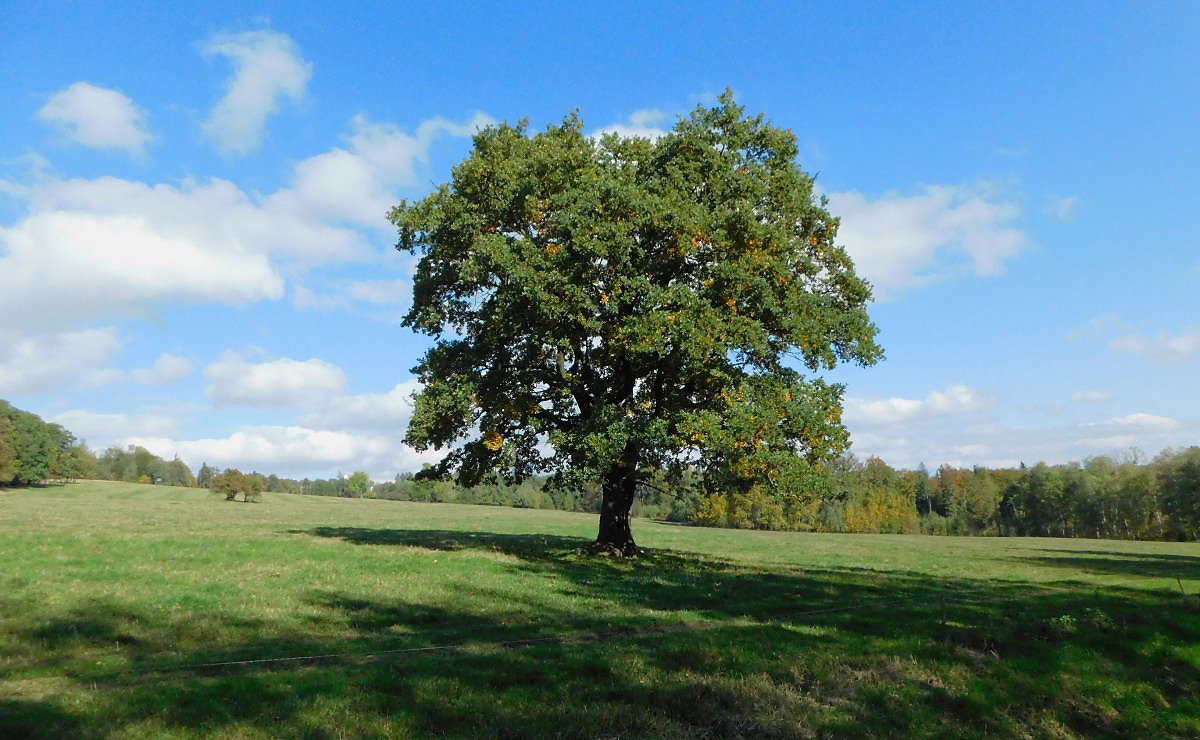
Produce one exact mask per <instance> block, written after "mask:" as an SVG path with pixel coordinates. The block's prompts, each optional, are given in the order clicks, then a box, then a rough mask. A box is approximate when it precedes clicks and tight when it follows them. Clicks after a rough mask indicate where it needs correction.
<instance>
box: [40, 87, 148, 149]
mask: <svg viewBox="0 0 1200 740" xmlns="http://www.w3.org/2000/svg"><path fill="white" fill-rule="evenodd" d="M38 118H41V119H42V120H43V121H46V122H47V123H49V124H51V125H53V126H54V127H55V128H57V129H58V130H59V131H60V132H61V133H62V134H63V135H64V136H65V137H66V138H67V139H69V140H70V141H73V142H75V143H77V144H82V145H83V146H87V147H92V148H94V149H121V150H124V151H126V152H129V153H130V154H133V155H135V156H141V155H143V154H144V153H145V150H146V144H148V143H149V142H151V141H153V140H154V136H153V135H152V134H151V133H150V131H149V129H148V128H147V126H146V113H145V111H143V110H142V109H141V108H139V107H137V106H136V105H134V103H133V101H132V100H130V99H129V98H128V97H127V96H125V95H124V94H122V93H120V92H117V91H116V90H110V89H108V88H104V87H98V86H96V85H93V84H91V83H88V82H76V83H75V84H73V85H71V86H70V87H68V88H66V89H64V90H60V91H58V92H56V93H55V94H54V95H52V96H50V99H49V100H48V101H46V104H45V105H44V106H42V108H41V109H40V110H39V111H38Z"/></svg>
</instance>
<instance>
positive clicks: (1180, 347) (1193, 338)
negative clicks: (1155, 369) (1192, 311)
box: [1108, 326, 1200, 365]
mask: <svg viewBox="0 0 1200 740" xmlns="http://www.w3.org/2000/svg"><path fill="white" fill-rule="evenodd" d="M1108 346H1109V349H1111V350H1113V351H1114V352H1123V353H1126V354H1132V355H1137V356H1139V357H1144V358H1146V359H1147V360H1150V361H1151V362H1153V363H1154V364H1156V365H1173V364H1175V363H1177V362H1182V361H1183V360H1185V359H1187V358H1188V357H1189V356H1190V355H1192V354H1193V353H1195V352H1196V351H1197V350H1200V326H1194V327H1191V328H1189V329H1187V330H1185V331H1184V332H1183V333H1182V334H1176V335H1171V334H1167V333H1166V332H1163V331H1160V332H1159V333H1158V334H1156V335H1154V336H1153V337H1142V336H1136V335H1126V336H1121V337H1116V338H1114V339H1113V340H1112V341H1110V342H1109V343H1108Z"/></svg>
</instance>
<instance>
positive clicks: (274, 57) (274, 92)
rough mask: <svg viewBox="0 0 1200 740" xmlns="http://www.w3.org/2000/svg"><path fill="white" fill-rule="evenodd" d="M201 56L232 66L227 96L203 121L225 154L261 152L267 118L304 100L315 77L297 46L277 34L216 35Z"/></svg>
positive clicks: (268, 32) (257, 32)
mask: <svg viewBox="0 0 1200 740" xmlns="http://www.w3.org/2000/svg"><path fill="white" fill-rule="evenodd" d="M202 51H203V52H204V55H205V56H206V57H208V58H211V57H213V56H215V55H220V56H223V57H226V58H228V59H229V60H230V61H231V62H232V63H233V67H234V75H233V78H232V79H231V80H230V81H229V83H228V84H227V86H226V92H225V97H223V98H221V101H220V102H219V103H217V105H216V107H215V108H213V111H212V114H211V115H210V116H209V118H208V120H207V121H205V122H204V132H205V133H206V134H207V135H208V136H209V137H210V138H212V139H213V140H214V142H215V143H216V145H217V149H218V150H219V151H220V152H221V153H222V154H225V155H231V154H248V153H249V152H252V151H254V150H255V149H257V148H258V147H259V145H260V144H261V143H262V137H263V129H264V128H265V127H266V123H267V118H268V117H270V116H271V115H272V114H274V113H276V112H278V110H279V107H280V102H281V101H282V100H283V99H284V98H288V99H291V100H292V101H293V102H298V101H300V100H302V99H303V98H304V94H305V89H306V88H307V86H308V81H309V78H311V77H312V64H310V63H309V62H306V61H304V60H303V59H302V58H301V57H300V51H299V49H298V48H297V46H296V42H295V41H293V40H292V39H291V37H290V36H288V35H287V34H283V33H279V32H277V31H249V32H246V33H238V34H227V33H226V34H218V35H216V36H213V37H212V38H210V39H209V40H208V41H207V42H206V43H205V44H204V45H203V47H202Z"/></svg>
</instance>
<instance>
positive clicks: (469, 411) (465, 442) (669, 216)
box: [391, 92, 882, 553]
mask: <svg viewBox="0 0 1200 740" xmlns="http://www.w3.org/2000/svg"><path fill="white" fill-rule="evenodd" d="M796 158H797V146H796V137H795V135H794V134H793V133H792V132H791V131H788V130H785V129H781V128H777V127H774V126H772V125H770V124H768V123H767V122H765V121H764V119H763V117H762V116H747V115H745V113H744V110H743V109H742V108H741V107H739V106H738V105H736V104H735V102H734V100H733V95H732V93H730V92H726V93H725V94H724V95H723V96H722V97H721V99H720V102H719V103H718V104H717V105H716V106H715V107H712V108H704V107H700V108H697V109H696V110H695V111H693V112H692V114H691V115H690V116H688V117H686V118H683V119H681V120H680V121H679V122H678V123H677V124H676V126H675V127H674V129H673V130H672V131H671V132H669V133H667V134H666V135H664V136H662V137H660V138H658V139H656V140H649V139H646V138H637V137H634V138H621V137H619V136H616V135H606V136H604V137H602V138H600V139H599V140H597V139H594V138H590V137H588V136H586V135H585V134H584V133H583V124H582V123H581V121H580V120H579V119H578V118H577V117H574V116H571V117H568V118H567V119H566V120H565V121H564V122H563V123H562V125H559V126H552V127H550V128H548V129H547V130H546V131H544V132H542V133H540V134H537V135H533V136H531V135H529V133H528V131H527V130H526V128H525V126H524V125H523V124H522V125H518V126H510V125H507V124H505V125H499V126H494V127H491V128H488V129H485V130H483V131H482V132H480V133H479V134H478V135H477V136H476V137H475V140H474V148H473V150H472V152H471V154H470V156H469V157H468V158H467V159H466V160H465V161H463V162H461V163H460V164H458V165H457V166H456V167H455V168H454V171H453V179H452V181H451V182H450V183H448V184H445V185H443V186H441V187H439V188H438V189H437V191H436V192H434V193H433V194H432V195H430V196H428V197H426V198H425V199H423V200H421V201H419V202H416V203H409V202H402V203H401V204H400V205H399V206H397V207H396V208H395V209H394V210H393V211H392V213H391V219H392V221H393V222H394V223H395V224H396V226H397V227H398V229H399V235H400V239H399V244H398V248H399V249H401V250H404V251H407V252H410V253H412V254H415V255H419V256H420V258H421V259H420V263H419V266H418V268H417V275H416V279H415V282H414V291H413V292H414V300H413V306H412V309H411V310H410V312H409V313H408V315H407V317H406V318H405V324H406V325H407V326H410V327H413V328H415V329H416V330H418V331H421V332H424V333H426V334H428V335H429V336H431V337H433V338H435V340H436V341H435V343H434V345H433V347H432V348H431V349H430V350H429V351H428V352H427V353H426V355H425V357H424V358H423V359H422V361H421V363H420V365H419V366H418V367H417V368H415V372H417V373H418V374H419V376H420V379H421V382H422V384H423V388H422V390H421V391H420V392H419V393H418V395H417V397H416V409H415V412H414V414H413V417H412V421H411V423H410V425H409V429H408V435H407V441H408V443H409V444H411V445H413V446H414V447H416V448H418V449H421V450H425V449H430V448H433V449H443V448H446V449H448V451H447V454H446V455H445V457H444V458H443V459H442V461H441V463H440V464H439V465H437V466H434V467H433V468H431V469H430V470H429V472H428V473H427V475H434V476H445V475H449V474H452V473H453V474H456V475H457V477H458V479H459V481H460V482H462V483H465V484H471V483H475V482H478V481H479V480H480V479H482V478H484V477H485V476H486V475H489V474H491V473H493V472H496V471H498V472H499V473H501V474H502V475H503V476H505V477H506V478H507V479H509V480H520V479H523V478H525V477H527V476H529V475H531V474H533V473H538V472H550V473H553V476H554V480H555V481H556V482H560V483H573V484H575V485H580V484H586V483H588V482H592V481H595V482H599V483H600V484H602V486H603V503H602V506H601V513H600V529H599V534H598V536H597V540H596V541H597V544H598V545H600V546H602V547H604V548H607V549H611V550H614V551H617V552H621V553H633V552H635V550H636V548H635V544H634V540H633V536H632V533H631V531H630V521H629V518H630V509H631V506H632V504H633V501H634V497H635V493H636V491H637V487H638V485H639V484H642V483H645V482H648V481H650V480H651V479H661V476H662V475H663V473H664V471H666V472H668V473H673V474H675V475H676V476H679V475H681V474H682V471H684V470H685V469H688V468H692V469H694V470H697V471H700V472H701V473H702V476H700V477H699V480H701V481H702V482H703V484H704V485H705V487H706V488H707V489H708V490H710V491H719V492H722V493H724V494H726V495H730V496H734V497H735V499H734V500H739V499H737V497H747V498H746V500H755V499H757V498H758V497H759V496H760V495H761V494H765V493H769V494H770V495H771V496H775V497H778V498H780V499H782V500H787V499H789V498H803V497H807V496H811V495H812V494H813V491H814V490H815V488H816V481H817V479H818V478H819V466H820V465H821V464H822V462H823V461H825V460H826V459H828V458H829V457H830V456H831V455H835V454H838V453H839V452H841V451H842V450H843V449H844V448H845V447H846V446H847V435H846V431H845V429H844V427H843V426H842V423H841V398H842V387H841V386H840V385H837V384H831V383H827V382H825V381H823V380H822V379H820V378H819V377H815V376H806V375H805V374H802V372H801V371H800V370H798V369H797V368H799V367H806V368H807V369H808V370H809V371H810V372H812V373H816V372H819V371H820V370H822V369H830V368H832V367H833V366H834V365H835V364H836V363H837V362H839V361H850V362H855V363H859V364H863V365H869V364H872V363H874V362H876V361H877V360H879V359H880V358H881V357H882V352H881V350H880V348H879V346H878V345H877V344H876V343H875V334H876V329H875V326H874V325H873V324H872V323H871V321H870V319H869V317H868V315H867V310H866V306H867V303H868V302H869V300H870V298H871V292H870V289H869V287H868V285H867V284H866V283H865V282H864V281H863V280H862V279H860V278H859V277H858V276H857V275H856V273H855V271H854V267H853V265H852V263H851V261H850V258H849V257H848V256H847V254H846V251H845V250H844V249H843V248H842V247H841V246H839V245H838V244H837V242H836V235H837V228H838V220H837V219H836V218H835V217H834V216H833V215H831V214H830V213H829V212H828V211H827V210H826V208H825V201H824V199H823V198H822V197H820V196H818V195H817V194H816V193H815V192H814V188H813V180H812V178H811V177H810V176H809V175H808V174H806V173H805V172H804V171H803V170H802V169H801V168H800V167H799V166H798V165H797V163H796Z"/></svg>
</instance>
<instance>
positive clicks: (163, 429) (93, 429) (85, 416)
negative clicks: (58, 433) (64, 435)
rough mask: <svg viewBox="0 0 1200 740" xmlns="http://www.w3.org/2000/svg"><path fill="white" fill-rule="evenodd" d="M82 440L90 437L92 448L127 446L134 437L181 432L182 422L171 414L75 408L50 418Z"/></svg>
mask: <svg viewBox="0 0 1200 740" xmlns="http://www.w3.org/2000/svg"><path fill="white" fill-rule="evenodd" d="M50 421H52V422H54V423H55V424H61V425H62V426H64V427H66V429H67V430H68V431H70V432H71V433H73V434H74V435H75V436H76V437H78V438H79V439H83V440H87V442H88V444H89V445H90V446H91V447H92V449H96V450H99V449H105V448H107V447H112V446H114V445H115V446H118V447H120V446H124V442H125V440H126V439H128V438H131V437H146V436H154V437H166V436H171V435H174V434H176V433H177V431H178V424H177V423H176V421H175V419H173V418H171V417H169V416H162V415H158V414H134V415H132V416H130V415H127V414H98V413H95V412H92V411H87V410H84V409H73V410H71V411H64V412H63V413H61V414H58V415H56V416H52V417H50Z"/></svg>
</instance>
